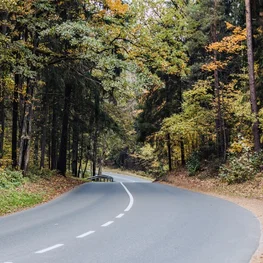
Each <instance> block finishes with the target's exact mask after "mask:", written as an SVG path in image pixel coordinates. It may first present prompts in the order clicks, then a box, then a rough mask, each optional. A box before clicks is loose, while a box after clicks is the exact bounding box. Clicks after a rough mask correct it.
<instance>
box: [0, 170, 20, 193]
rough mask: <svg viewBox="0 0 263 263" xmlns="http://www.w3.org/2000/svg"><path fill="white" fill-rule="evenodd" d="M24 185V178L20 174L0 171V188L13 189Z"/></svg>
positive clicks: (18, 172)
mask: <svg viewBox="0 0 263 263" xmlns="http://www.w3.org/2000/svg"><path fill="white" fill-rule="evenodd" d="M23 183H24V178H23V175H22V172H20V171H11V170H8V169H6V170H1V171H0V188H5V189H9V188H15V187H18V186H20V185H22V184H23Z"/></svg>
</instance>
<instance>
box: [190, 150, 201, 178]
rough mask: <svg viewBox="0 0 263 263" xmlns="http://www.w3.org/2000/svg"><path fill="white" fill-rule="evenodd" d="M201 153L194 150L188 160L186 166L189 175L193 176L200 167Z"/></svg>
mask: <svg viewBox="0 0 263 263" xmlns="http://www.w3.org/2000/svg"><path fill="white" fill-rule="evenodd" d="M200 167H201V162H200V155H199V152H193V153H192V154H191V155H190V157H189V158H188V160H187V162H186V168H187V171H188V173H189V176H193V175H195V174H196V172H197V171H198V170H199V169H200Z"/></svg>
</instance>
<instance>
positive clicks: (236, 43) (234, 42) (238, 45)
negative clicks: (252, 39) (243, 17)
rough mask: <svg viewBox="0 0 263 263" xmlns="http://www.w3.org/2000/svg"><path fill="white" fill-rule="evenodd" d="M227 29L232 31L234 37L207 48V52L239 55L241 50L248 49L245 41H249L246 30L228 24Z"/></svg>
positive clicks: (225, 38)
mask: <svg viewBox="0 0 263 263" xmlns="http://www.w3.org/2000/svg"><path fill="white" fill-rule="evenodd" d="M226 27H227V29H229V30H231V31H232V35H230V36H226V37H224V38H223V39H222V40H221V41H219V42H214V43H212V44H210V45H209V46H208V47H207V50H208V51H210V52H212V51H217V52H219V53H222V52H225V53H228V54H229V53H234V54H235V53H238V52H239V51H241V50H244V49H246V45H245V43H244V41H245V40H246V39H247V33H246V28H244V29H242V28H241V27H236V26H233V25H232V24H230V23H226Z"/></svg>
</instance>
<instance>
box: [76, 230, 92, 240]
mask: <svg viewBox="0 0 263 263" xmlns="http://www.w3.org/2000/svg"><path fill="white" fill-rule="evenodd" d="M93 233H95V231H89V232H87V233H84V234H82V235H79V236H77V237H76V238H83V237H86V236H89V235H91V234H93Z"/></svg>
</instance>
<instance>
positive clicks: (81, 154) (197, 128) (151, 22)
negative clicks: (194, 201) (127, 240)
mask: <svg viewBox="0 0 263 263" xmlns="http://www.w3.org/2000/svg"><path fill="white" fill-rule="evenodd" d="M0 22H1V24H0V54H1V55H0V177H1V174H2V175H3V174H8V173H9V174H10V175H11V177H12V176H13V174H14V173H17V172H19V173H22V174H23V176H25V177H26V176H30V174H31V173H39V174H40V173H45V172H48V171H51V170H56V171H58V172H59V173H60V174H62V175H66V174H68V173H69V174H72V175H73V176H75V177H87V176H90V175H95V174H97V173H98V174H101V172H102V167H103V166H105V165H115V166H118V167H122V168H129V169H133V170H136V169H140V170H144V171H145V172H147V173H150V174H152V175H153V176H155V177H158V176H161V175H163V174H165V173H167V172H169V171H174V170H176V169H178V168H179V167H185V168H186V169H187V171H188V173H189V175H191V176H192V175H195V174H196V173H197V172H198V171H199V170H200V169H204V167H206V168H207V167H208V168H207V169H208V173H209V174H210V175H211V176H220V177H221V178H222V179H224V180H226V181H227V182H228V183H241V182H244V181H246V180H249V179H253V177H254V176H255V175H256V174H257V173H258V172H260V171H261V170H262V163H263V154H262V152H261V148H262V139H263V137H262V128H263V89H262V85H263V1H262V0H198V1H196V0H177V1H174V0H132V1H128V0H127V1H124V0H123V1H121V0H97V1H96V0H0ZM0 181H1V180H0Z"/></svg>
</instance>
